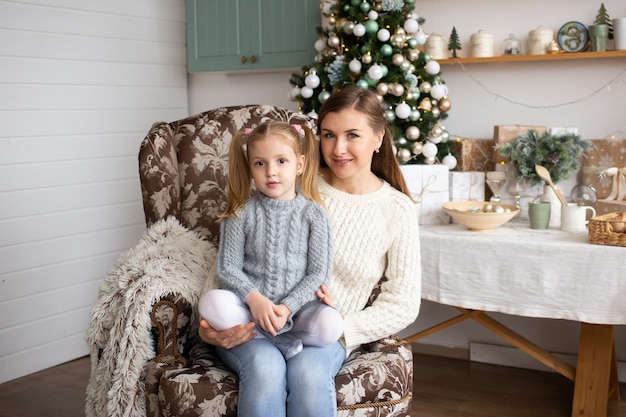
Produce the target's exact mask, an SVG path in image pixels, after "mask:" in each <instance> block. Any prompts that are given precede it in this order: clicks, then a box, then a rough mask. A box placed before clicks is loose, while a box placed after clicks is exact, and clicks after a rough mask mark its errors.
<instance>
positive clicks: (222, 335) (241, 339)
mask: <svg viewBox="0 0 626 417" xmlns="http://www.w3.org/2000/svg"><path fill="white" fill-rule="evenodd" d="M198 335H199V336H200V339H202V341H203V342H204V343H208V344H209V345H214V346H219V347H222V348H224V349H232V348H234V347H236V346H239V345H241V344H242V343H245V342H247V341H249V340H251V339H253V338H254V337H255V336H256V333H254V323H248V324H246V325H241V324H239V325H237V326H234V327H231V328H230V329H226V330H222V331H218V330H215V329H214V328H213V327H211V325H210V324H209V322H208V321H206V320H204V319H202V320H200V327H198Z"/></svg>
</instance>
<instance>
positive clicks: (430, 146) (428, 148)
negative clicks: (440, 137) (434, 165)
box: [422, 142, 437, 158]
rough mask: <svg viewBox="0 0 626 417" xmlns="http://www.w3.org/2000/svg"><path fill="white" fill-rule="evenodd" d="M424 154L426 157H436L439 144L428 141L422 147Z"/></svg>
mask: <svg viewBox="0 0 626 417" xmlns="http://www.w3.org/2000/svg"><path fill="white" fill-rule="evenodd" d="M422 154H423V155H424V157H426V158H434V157H435V156H436V155H437V145H435V144H434V143H432V142H426V143H425V144H424V146H423V147H422Z"/></svg>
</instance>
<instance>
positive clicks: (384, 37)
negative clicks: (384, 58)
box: [376, 28, 391, 42]
mask: <svg viewBox="0 0 626 417" xmlns="http://www.w3.org/2000/svg"><path fill="white" fill-rule="evenodd" d="M376 37H377V38H378V40H379V41H381V42H387V41H388V40H389V38H390V37H391V32H389V30H387V29H385V28H382V29H380V30H379V31H378V33H377V34H376Z"/></svg>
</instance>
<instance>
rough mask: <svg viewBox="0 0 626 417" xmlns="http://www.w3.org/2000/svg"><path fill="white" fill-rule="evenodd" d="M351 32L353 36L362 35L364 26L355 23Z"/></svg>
mask: <svg viewBox="0 0 626 417" xmlns="http://www.w3.org/2000/svg"><path fill="white" fill-rule="evenodd" d="M352 33H354V36H359V37H361V36H363V35H365V26H364V25H363V24H362V23H357V24H356V25H354V29H352Z"/></svg>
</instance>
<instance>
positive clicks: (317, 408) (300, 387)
mask: <svg viewBox="0 0 626 417" xmlns="http://www.w3.org/2000/svg"><path fill="white" fill-rule="evenodd" d="M318 130H319V134H320V149H321V154H322V156H323V158H322V162H321V165H322V166H321V174H322V175H321V177H320V179H319V188H320V193H321V195H322V199H323V200H324V203H325V205H326V207H327V209H328V212H329V216H330V219H331V223H332V225H333V234H334V248H335V259H334V264H333V276H332V279H331V284H330V287H329V288H326V287H324V286H323V287H322V288H320V290H319V291H318V297H319V298H320V299H322V300H323V301H324V302H326V303H327V304H328V305H330V306H335V307H336V308H337V309H338V310H339V311H340V312H341V314H342V315H343V316H344V334H343V336H342V339H341V343H340V342H337V343H335V344H333V345H330V346H327V347H323V348H320V347H305V348H304V349H303V350H302V352H301V353H300V354H298V355H297V356H295V357H294V358H292V359H291V360H290V361H289V362H288V366H287V362H285V361H284V359H283V357H282V355H281V354H280V352H279V351H278V350H277V349H276V348H274V347H273V346H272V345H271V344H269V343H267V344H266V345H263V344H261V341H259V340H258V339H254V340H253V343H245V344H242V343H243V342H246V341H249V340H252V339H253V337H254V324H252V323H249V324H247V325H245V326H238V327H234V328H231V329H227V330H224V331H222V332H217V331H215V330H214V329H211V328H210V326H209V325H208V323H207V322H206V321H202V322H201V325H200V326H201V327H200V336H201V338H202V340H204V341H205V342H206V343H210V344H214V345H216V346H219V347H220V348H218V351H219V352H220V356H221V357H222V358H223V359H224V360H225V361H226V364H227V365H228V366H229V367H231V369H234V370H236V371H237V372H238V374H239V376H240V398H239V404H238V407H239V410H240V413H239V414H240V415H242V416H252V415H255V416H256V415H258V416H281V415H283V416H284V415H287V416H289V417H295V416H309V417H310V416H319V417H326V416H334V415H336V398H335V385H334V377H335V375H336V374H337V372H338V371H339V369H340V368H341V365H342V364H343V362H344V360H345V358H346V356H347V355H349V354H350V352H351V351H352V350H353V349H354V348H356V347H358V346H359V345H360V344H363V343H368V342H372V341H375V340H377V339H380V338H381V337H385V336H388V335H389V334H392V333H395V332H398V331H400V330H402V329H404V328H405V327H406V326H408V325H409V324H411V323H412V322H413V321H414V320H415V318H416V316H417V313H418V311H419V305H420V298H421V285H420V281H421V279H420V278H421V277H420V273H421V271H420V268H421V266H420V248H419V235H418V233H419V230H418V224H417V216H416V211H415V206H414V204H413V202H412V200H411V198H410V193H409V191H408V189H407V187H406V184H405V182H404V179H403V177H402V174H401V171H400V168H399V166H398V163H397V161H396V159H395V155H394V152H393V148H392V137H391V135H390V133H389V130H388V129H387V124H386V119H385V118H384V116H383V111H382V109H381V107H380V104H379V102H378V99H377V97H376V95H375V94H374V93H373V92H371V91H369V90H362V89H357V88H346V89H343V90H340V91H338V92H336V93H334V94H333V95H331V97H330V98H329V99H328V100H327V101H326V102H325V103H324V105H323V106H322V108H321V109H320V111H319V117H318ZM383 276H384V277H386V278H387V281H386V282H385V283H384V284H383V285H382V288H381V293H380V295H379V296H378V298H377V299H376V301H375V302H374V303H373V304H372V305H371V306H369V307H365V306H366V303H367V301H368V297H369V295H370V294H371V292H372V289H373V288H374V287H375V285H376V284H377V282H378V281H379V280H380V278H381V277H383ZM242 363H245V364H246V366H245V367H244V366H240V364H242ZM258 398H268V399H271V403H270V401H263V402H259V401H258V400H257V399H258ZM284 404H286V407H285V406H282V405H284ZM281 406H282V408H281ZM261 408H263V409H261Z"/></svg>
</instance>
